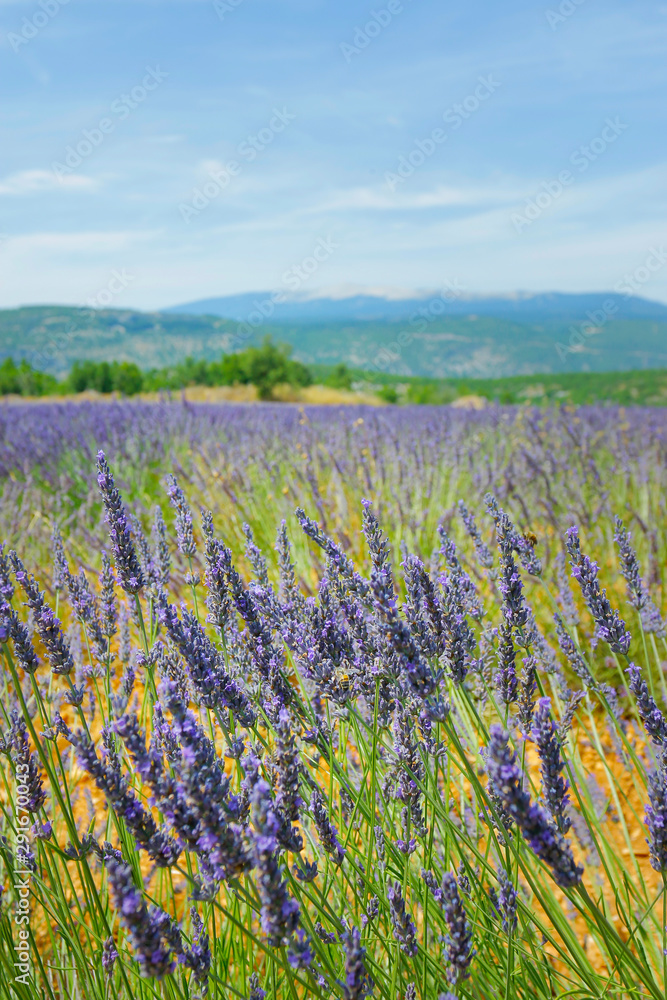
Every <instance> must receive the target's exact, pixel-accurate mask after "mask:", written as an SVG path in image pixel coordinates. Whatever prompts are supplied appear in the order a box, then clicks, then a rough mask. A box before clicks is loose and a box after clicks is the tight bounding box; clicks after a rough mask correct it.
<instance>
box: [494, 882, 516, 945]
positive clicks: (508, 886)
mask: <svg viewBox="0 0 667 1000" xmlns="http://www.w3.org/2000/svg"><path fill="white" fill-rule="evenodd" d="M498 884H499V885H500V892H499V893H498V896H497V900H498V912H499V913H500V918H501V920H502V925H503V930H504V931H505V933H506V934H511V933H513V932H514V931H515V930H516V928H517V918H516V913H517V907H518V897H517V892H516V889H515V888H514V884H513V882H512V880H511V879H510V877H509V875H508V874H507V872H506V871H505V869H504V868H502V867H501V868H499V869H498Z"/></svg>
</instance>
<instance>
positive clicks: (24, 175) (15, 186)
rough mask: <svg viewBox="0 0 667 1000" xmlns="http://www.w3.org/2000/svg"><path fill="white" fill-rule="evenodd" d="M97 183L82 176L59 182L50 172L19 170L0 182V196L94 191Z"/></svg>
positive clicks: (74, 175)
mask: <svg viewBox="0 0 667 1000" xmlns="http://www.w3.org/2000/svg"><path fill="white" fill-rule="evenodd" d="M97 187H98V182H97V181H96V180H93V178H92V177H85V176H83V175H82V174H68V175H66V176H64V177H62V178H61V179H60V180H59V179H58V178H57V177H56V176H55V174H53V173H52V172H51V171H50V170H19V171H17V173H14V174H9V176H8V177H5V178H4V180H1V181H0V194H4V195H25V194H39V193H41V192H42V191H60V190H63V189H65V190H68V191H94V190H95V189H96V188H97Z"/></svg>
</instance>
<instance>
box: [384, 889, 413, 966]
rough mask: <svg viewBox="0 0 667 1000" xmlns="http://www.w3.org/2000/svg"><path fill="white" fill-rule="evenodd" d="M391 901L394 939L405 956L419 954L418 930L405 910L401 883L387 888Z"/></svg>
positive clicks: (390, 911) (390, 915)
mask: <svg viewBox="0 0 667 1000" xmlns="http://www.w3.org/2000/svg"><path fill="white" fill-rule="evenodd" d="M387 899H388V900H389V917H390V919H391V927H392V930H393V932H394V937H395V938H396V940H397V941H398V944H399V947H400V949H401V951H402V952H403V954H404V955H410V956H414V955H416V954H417V950H418V949H417V938H416V933H417V931H416V928H415V925H414V923H413V922H412V920H411V918H410V915H409V914H408V912H407V910H406V908H405V900H404V898H403V894H402V892H401V883H400V882H393V883H391V884H390V885H389V886H388V887H387Z"/></svg>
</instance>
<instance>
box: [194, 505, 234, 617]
mask: <svg viewBox="0 0 667 1000" xmlns="http://www.w3.org/2000/svg"><path fill="white" fill-rule="evenodd" d="M201 519H202V531H203V532H204V539H205V544H204V559H205V561H206V574H205V577H204V581H205V583H206V587H207V594H206V606H207V608H208V616H207V619H206V620H207V621H208V622H209V623H210V624H211V625H215V626H216V627H217V628H219V629H220V630H221V631H222V633H223V634H225V633H226V631H227V629H228V627H229V623H230V620H231V614H232V597H231V593H230V591H229V584H228V578H229V573H230V570H231V567H232V554H231V552H230V551H229V549H228V548H227V547H226V546H225V545H223V544H222V542H221V541H220V539H219V538H216V536H215V532H214V529H213V515H212V514H211V512H210V511H209V510H202V512H201Z"/></svg>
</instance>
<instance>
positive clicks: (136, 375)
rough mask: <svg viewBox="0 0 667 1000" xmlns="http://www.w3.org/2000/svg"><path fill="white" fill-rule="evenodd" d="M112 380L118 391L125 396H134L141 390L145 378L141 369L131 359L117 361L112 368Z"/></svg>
mask: <svg viewBox="0 0 667 1000" xmlns="http://www.w3.org/2000/svg"><path fill="white" fill-rule="evenodd" d="M111 381H112V385H113V388H114V389H115V390H116V392H120V393H122V394H123V396H134V395H136V394H137V393H138V392H141V390H142V389H143V385H144V378H143V375H142V373H141V369H140V368H138V367H137V365H135V364H134V363H133V362H131V361H121V362H119V363H118V362H117V363H116V364H114V365H113V366H112V369H111Z"/></svg>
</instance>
